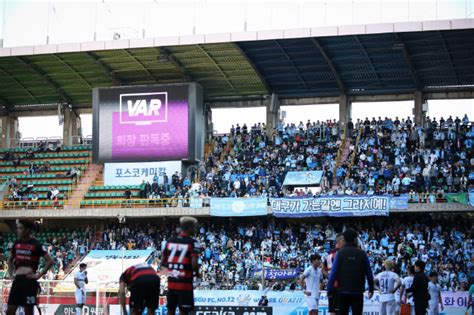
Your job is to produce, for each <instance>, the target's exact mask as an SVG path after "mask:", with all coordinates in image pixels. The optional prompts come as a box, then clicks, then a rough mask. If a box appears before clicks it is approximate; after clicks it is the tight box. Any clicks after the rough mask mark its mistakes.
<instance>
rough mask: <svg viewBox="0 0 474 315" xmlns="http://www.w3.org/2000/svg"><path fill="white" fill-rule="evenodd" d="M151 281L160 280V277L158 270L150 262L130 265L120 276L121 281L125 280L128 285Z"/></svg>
mask: <svg viewBox="0 0 474 315" xmlns="http://www.w3.org/2000/svg"><path fill="white" fill-rule="evenodd" d="M149 281H160V277H159V276H158V274H157V273H156V270H155V269H153V267H151V266H150V265H148V264H139V265H135V266H131V267H128V268H127V269H126V270H125V271H124V272H123V273H122V275H121V276H120V282H125V284H126V285H127V286H133V285H134V284H137V283H139V282H149Z"/></svg>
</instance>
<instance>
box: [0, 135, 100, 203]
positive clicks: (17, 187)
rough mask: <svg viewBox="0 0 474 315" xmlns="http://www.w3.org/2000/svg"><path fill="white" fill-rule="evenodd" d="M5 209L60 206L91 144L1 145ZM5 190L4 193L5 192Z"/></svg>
mask: <svg viewBox="0 0 474 315" xmlns="http://www.w3.org/2000/svg"><path fill="white" fill-rule="evenodd" d="M1 153H3V162H1V163H0V174H1V175H0V176H1V179H2V180H3V181H5V185H4V186H5V187H4V194H3V208H4V209H22V208H30V209H31V208H50V207H55V208H61V207H63V206H64V204H65V203H64V200H65V199H68V198H69V196H70V195H71V193H72V191H73V189H74V187H75V186H76V185H77V183H78V181H79V180H80V177H81V175H82V174H84V173H85V172H86V171H87V167H88V165H89V163H90V157H91V147H90V146H83V145H80V146H69V147H60V146H57V147H48V148H46V147H45V146H44V144H41V143H40V144H39V145H38V146H37V147H35V148H31V147H30V148H12V149H4V150H2V151H1ZM5 192H6V193H5Z"/></svg>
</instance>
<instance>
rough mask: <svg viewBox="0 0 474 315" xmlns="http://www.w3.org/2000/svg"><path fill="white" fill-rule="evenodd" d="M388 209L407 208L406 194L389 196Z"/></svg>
mask: <svg viewBox="0 0 474 315" xmlns="http://www.w3.org/2000/svg"><path fill="white" fill-rule="evenodd" d="M390 209H394V210H406V209H408V195H401V196H398V197H390Z"/></svg>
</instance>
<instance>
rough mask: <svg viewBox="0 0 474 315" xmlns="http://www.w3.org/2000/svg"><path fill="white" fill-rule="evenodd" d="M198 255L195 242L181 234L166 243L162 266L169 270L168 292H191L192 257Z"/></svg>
mask: <svg viewBox="0 0 474 315" xmlns="http://www.w3.org/2000/svg"><path fill="white" fill-rule="evenodd" d="M198 255H199V250H198V244H197V242H196V240H194V239H193V238H191V237H189V235H187V234H184V233H181V234H179V235H178V236H177V237H172V238H170V239H169V240H168V241H167V242H166V246H165V250H164V251H163V266H164V267H167V268H168V269H169V270H170V275H169V277H168V290H179V291H192V290H193V271H194V270H193V266H192V257H196V256H198Z"/></svg>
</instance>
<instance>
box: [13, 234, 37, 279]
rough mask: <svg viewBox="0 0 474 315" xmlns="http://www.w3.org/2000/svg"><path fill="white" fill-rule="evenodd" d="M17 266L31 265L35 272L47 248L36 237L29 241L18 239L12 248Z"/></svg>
mask: <svg viewBox="0 0 474 315" xmlns="http://www.w3.org/2000/svg"><path fill="white" fill-rule="evenodd" d="M10 254H11V257H13V262H14V264H15V268H16V269H18V268H19V267H30V268H31V269H33V272H36V271H37V270H38V266H39V261H40V258H41V257H43V256H44V255H45V254H46V249H45V248H44V247H43V245H42V244H41V243H40V242H39V241H38V240H37V239H35V238H30V239H29V240H27V241H22V240H17V241H16V242H15V243H14V244H13V247H12V248H11V249H10Z"/></svg>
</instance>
